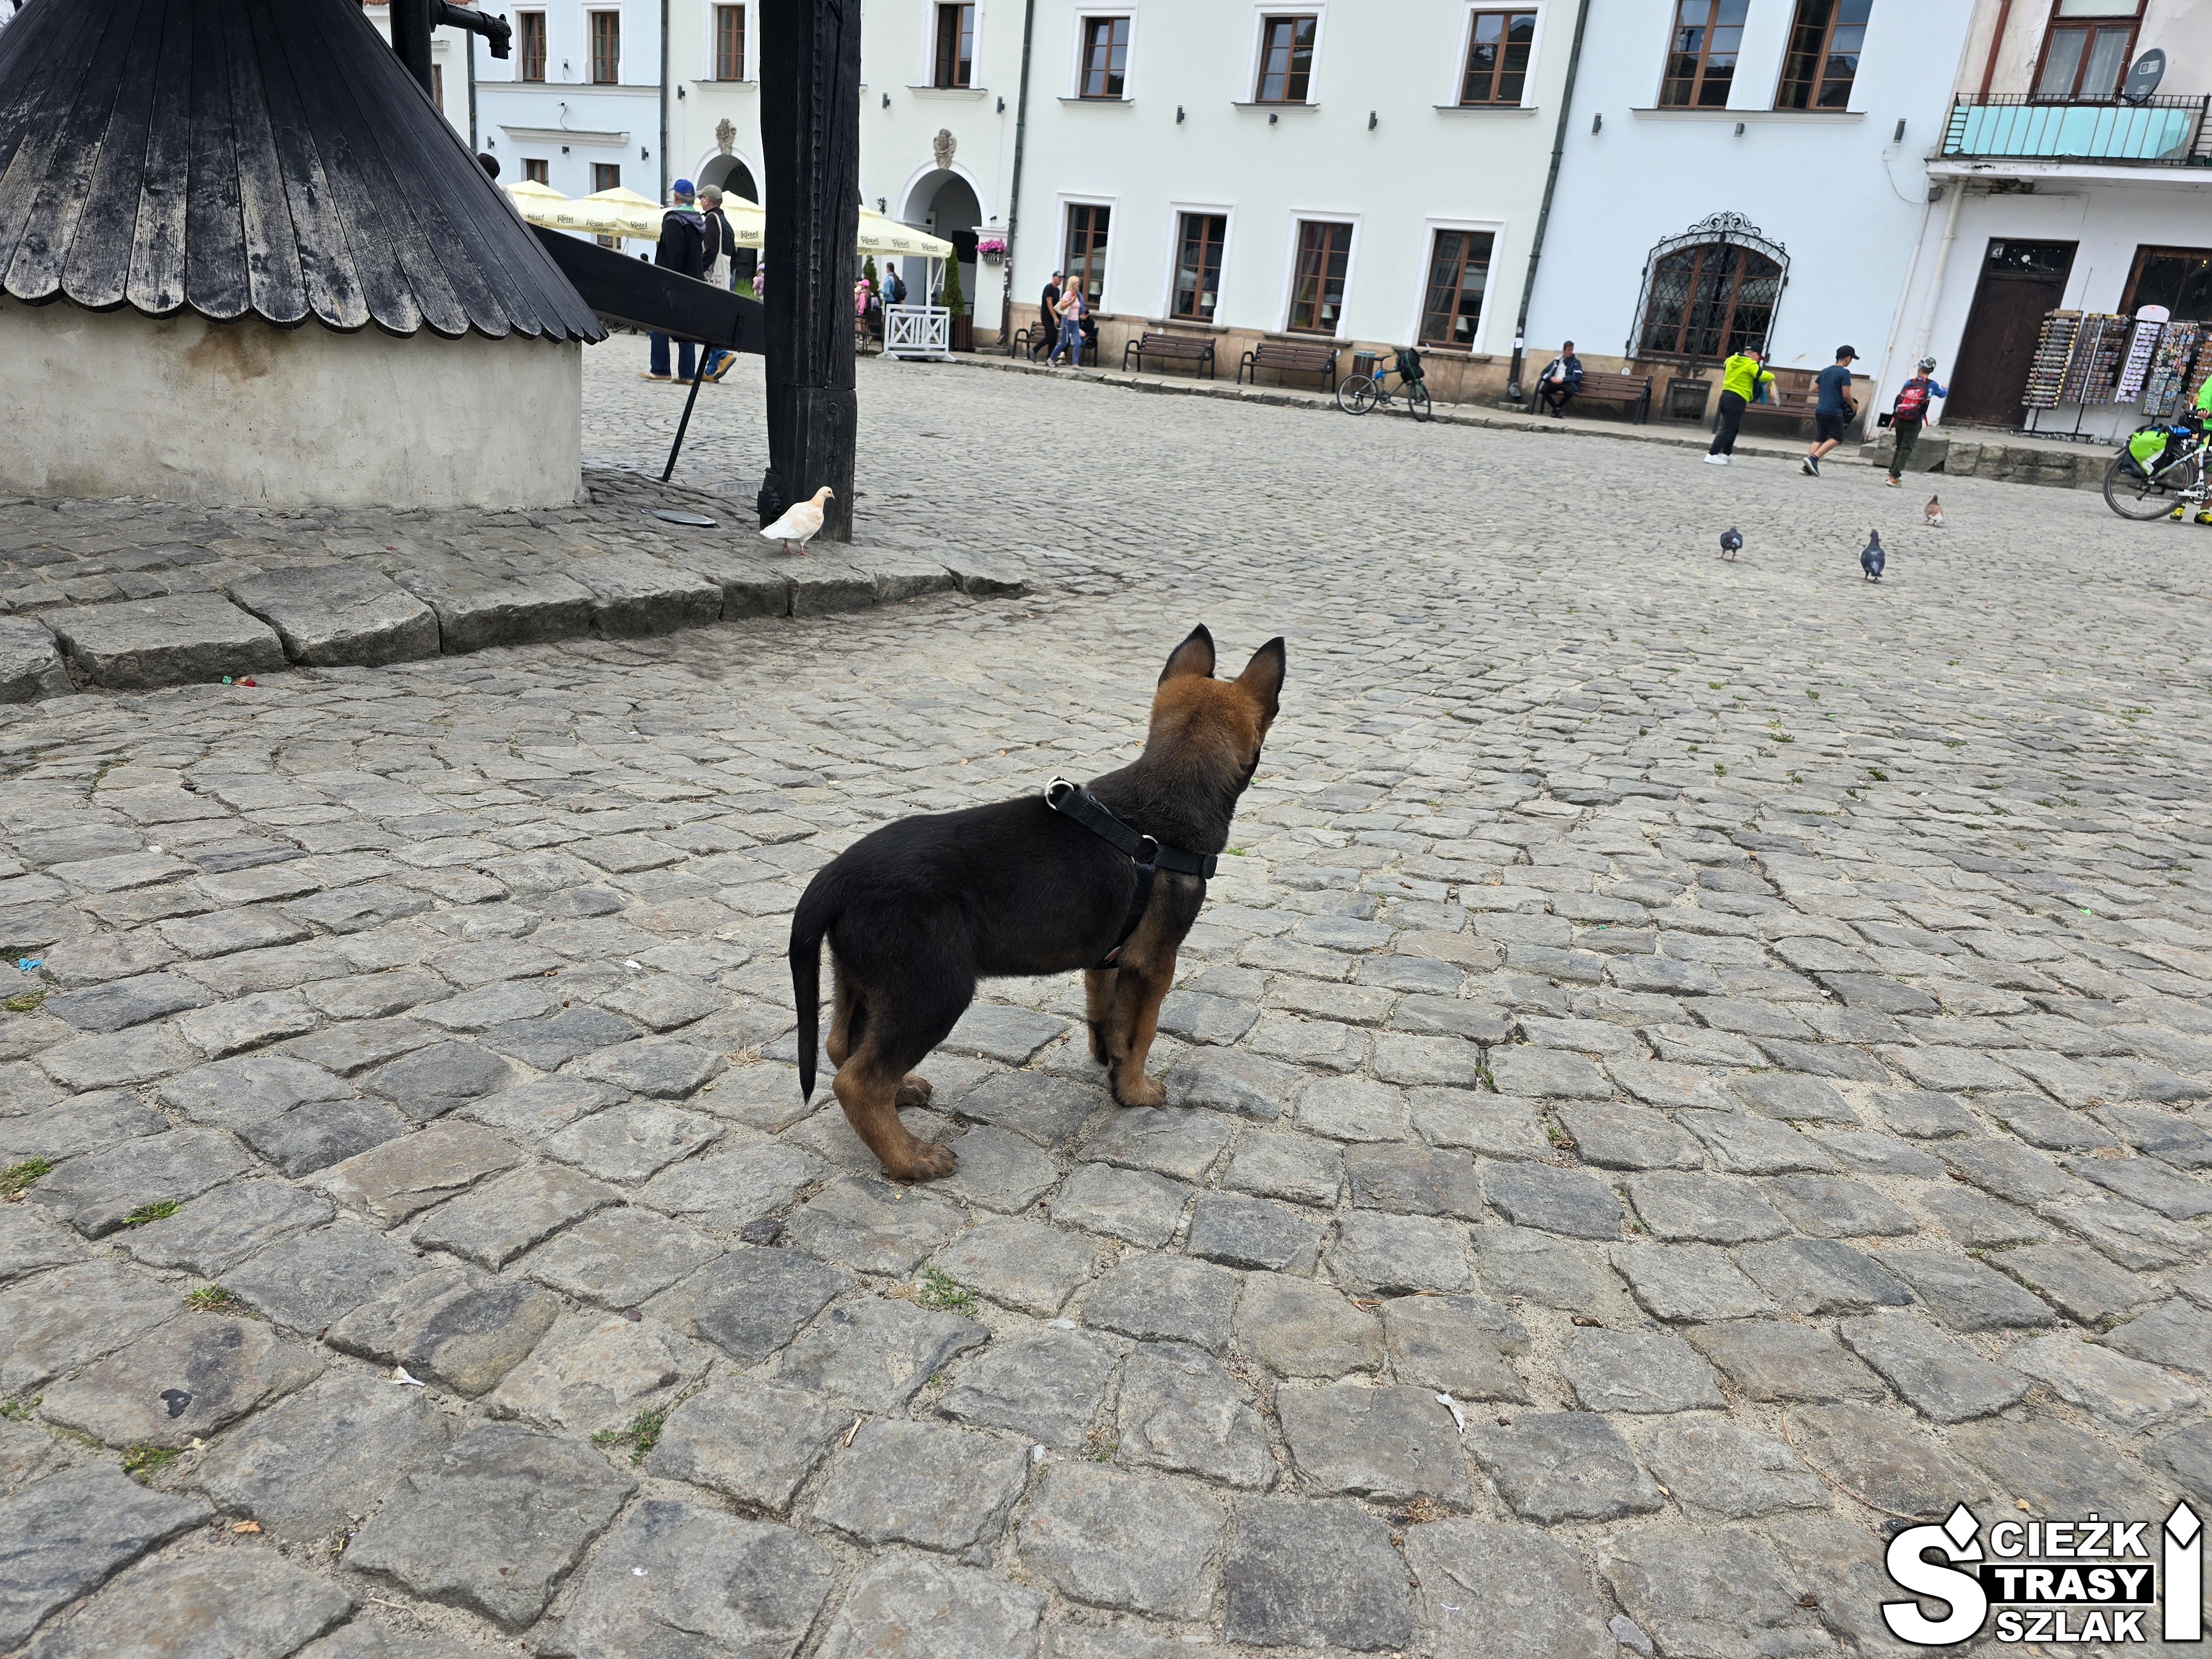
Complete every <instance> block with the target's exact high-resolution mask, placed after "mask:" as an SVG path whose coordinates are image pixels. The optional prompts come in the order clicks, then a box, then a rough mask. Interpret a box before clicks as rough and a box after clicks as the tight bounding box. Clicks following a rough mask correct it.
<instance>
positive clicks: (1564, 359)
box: [1536, 340, 1583, 421]
mask: <svg viewBox="0 0 2212 1659" xmlns="http://www.w3.org/2000/svg"><path fill="white" fill-rule="evenodd" d="M1582 389H1583V360H1582V359H1581V358H1579V357H1577V356H1575V343H1574V342H1573V341H1572V340H1569V341H1567V342H1566V343H1564V344H1563V345H1561V346H1560V347H1559V356H1556V357H1554V358H1553V359H1552V361H1551V362H1548V363H1546V364H1545V365H1544V369H1543V373H1541V374H1539V375H1537V377H1536V402H1537V404H1538V405H1539V406H1540V407H1541V408H1544V409H1548V410H1551V412H1552V413H1553V414H1554V415H1556V416H1559V418H1560V419H1561V420H1563V421H1564V420H1565V419H1566V418H1567V416H1566V408H1567V404H1569V403H1570V402H1571V401H1572V400H1573V398H1574V395H1575V393H1577V392H1580V391H1581V390H1582Z"/></svg>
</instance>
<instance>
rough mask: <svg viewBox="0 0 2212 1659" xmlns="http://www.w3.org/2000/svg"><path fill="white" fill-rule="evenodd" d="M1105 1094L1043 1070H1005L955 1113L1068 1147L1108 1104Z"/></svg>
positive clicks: (968, 1097)
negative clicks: (1092, 1116) (1092, 1118)
mask: <svg viewBox="0 0 2212 1659" xmlns="http://www.w3.org/2000/svg"><path fill="white" fill-rule="evenodd" d="M1107 1104H1108V1098H1107V1097H1106V1095H1105V1094H1104V1092H1103V1091H1099V1090H1094V1089H1092V1088H1091V1087H1090V1086H1089V1085H1086V1084H1082V1083H1078V1082H1076V1081H1074V1080H1073V1079H1069V1078H1064V1077H1054V1076H1052V1075H1050V1074H1049V1073H1043V1072H1006V1073H1000V1075H998V1076H996V1077H994V1078H991V1079H988V1080H987V1081H986V1082H984V1083H982V1084H981V1085H978V1086H977V1087H975V1088H974V1089H971V1090H969V1091H968V1092H967V1093H966V1094H964V1095H963V1096H962V1097H960V1099H959V1101H958V1103H957V1104H956V1105H955V1106H954V1108H953V1111H954V1113H955V1114H956V1115H958V1116H960V1117H963V1118H969V1119H972V1120H974V1121H976V1122H978V1123H988V1124H991V1125H992V1126H994V1127H997V1128H1000V1129H1009V1130H1012V1132H1013V1133H1016V1134H1018V1135H1020V1136H1022V1137H1023V1138H1024V1139H1028V1140H1033V1141H1035V1142H1036V1144H1037V1145H1038V1146H1045V1147H1053V1146H1067V1145H1068V1144H1070V1143H1071V1142H1072V1141H1073V1140H1074V1139H1075V1137H1076V1135H1077V1133H1078V1132H1079V1131H1080V1130H1081V1129H1082V1127H1083V1126H1084V1124H1085V1123H1086V1122H1087V1121H1089V1120H1090V1118H1091V1115H1092V1114H1093V1113H1094V1112H1097V1111H1098V1110H1099V1109H1101V1108H1103V1107H1104V1106H1105V1105H1107Z"/></svg>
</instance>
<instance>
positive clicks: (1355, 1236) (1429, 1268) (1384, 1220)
mask: <svg viewBox="0 0 2212 1659" xmlns="http://www.w3.org/2000/svg"><path fill="white" fill-rule="evenodd" d="M1464 1237H1465V1230H1464V1229H1463V1228H1462V1227H1460V1226H1458V1225H1455V1224H1454V1223H1452V1222H1449V1221H1442V1220H1436V1219H1431V1218H1429V1217H1426V1216H1414V1215H1391V1214H1388V1213H1386V1212H1380V1211H1370V1210H1351V1211H1346V1212H1341V1213H1340V1214H1339V1216H1338V1217H1337V1220H1336V1237H1335V1238H1334V1242H1333V1243H1331V1245H1330V1247H1329V1251H1328V1259H1329V1264H1330V1267H1331V1269H1332V1271H1334V1273H1338V1274H1339V1275H1340V1276H1341V1277H1342V1278H1344V1279H1346V1281H1347V1282H1348V1283H1350V1284H1352V1285H1357V1286H1358V1287H1360V1288H1362V1289H1364V1290H1368V1291H1376V1292H1379V1293H1381V1294H1383V1295H1385V1296H1393V1295H1403V1294H1406V1293H1407V1292H1411V1291H1464V1290H1467V1289H1469V1288H1470V1287H1471V1286H1472V1284H1473V1280H1472V1279H1470V1278H1469V1276H1468V1268H1467V1248H1466V1244H1465V1242H1464Z"/></svg>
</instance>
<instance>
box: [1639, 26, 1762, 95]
mask: <svg viewBox="0 0 2212 1659" xmlns="http://www.w3.org/2000/svg"><path fill="white" fill-rule="evenodd" d="M1750 4H1751V0H1675V5H1674V29H1673V31H1672V32H1671V33H1669V34H1668V37H1667V64H1666V75H1665V77H1664V78H1663V79H1662V81H1661V82H1660V83H1659V106H1660V107H1661V108H1662V109H1726V108H1727V107H1728V100H1729V87H1730V86H1732V85H1734V84H1735V58H1736V52H1737V51H1738V50H1739V49H1740V48H1741V46H1742V45H1743V18H1744V13H1745V12H1746V11H1747V10H1748V9H1750Z"/></svg>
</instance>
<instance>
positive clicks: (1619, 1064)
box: [1606, 1060, 1735, 1111]
mask: <svg viewBox="0 0 2212 1659" xmlns="http://www.w3.org/2000/svg"><path fill="white" fill-rule="evenodd" d="M1606 1069H1607V1071H1608V1072H1610V1073H1612V1074H1613V1081H1614V1082H1615V1083H1617V1084H1619V1085H1620V1087H1621V1088H1622V1089H1624V1090H1626V1091H1627V1092H1628V1093H1629V1094H1631V1095H1632V1096H1634V1097H1636V1098H1637V1099H1638V1100H1640V1101H1642V1102H1643V1103H1644V1104H1645V1105H1647V1106H1659V1107H1683V1106H1691V1107H1702V1108H1709V1109H1718V1110H1723V1111H1730V1110H1733V1109H1735V1108H1734V1105H1733V1103H1731V1102H1730V1101H1729V1097H1727V1096H1726V1095H1725V1094H1723V1092H1722V1090H1721V1085H1720V1084H1719V1083H1718V1081H1717V1080H1716V1079H1715V1078H1714V1076H1713V1074H1712V1073H1711V1072H1710V1071H1709V1070H1708V1069H1707V1068H1705V1067H1704V1066H1676V1065H1672V1064H1670V1063H1668V1061H1666V1060H1608V1061H1607V1064H1606Z"/></svg>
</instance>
